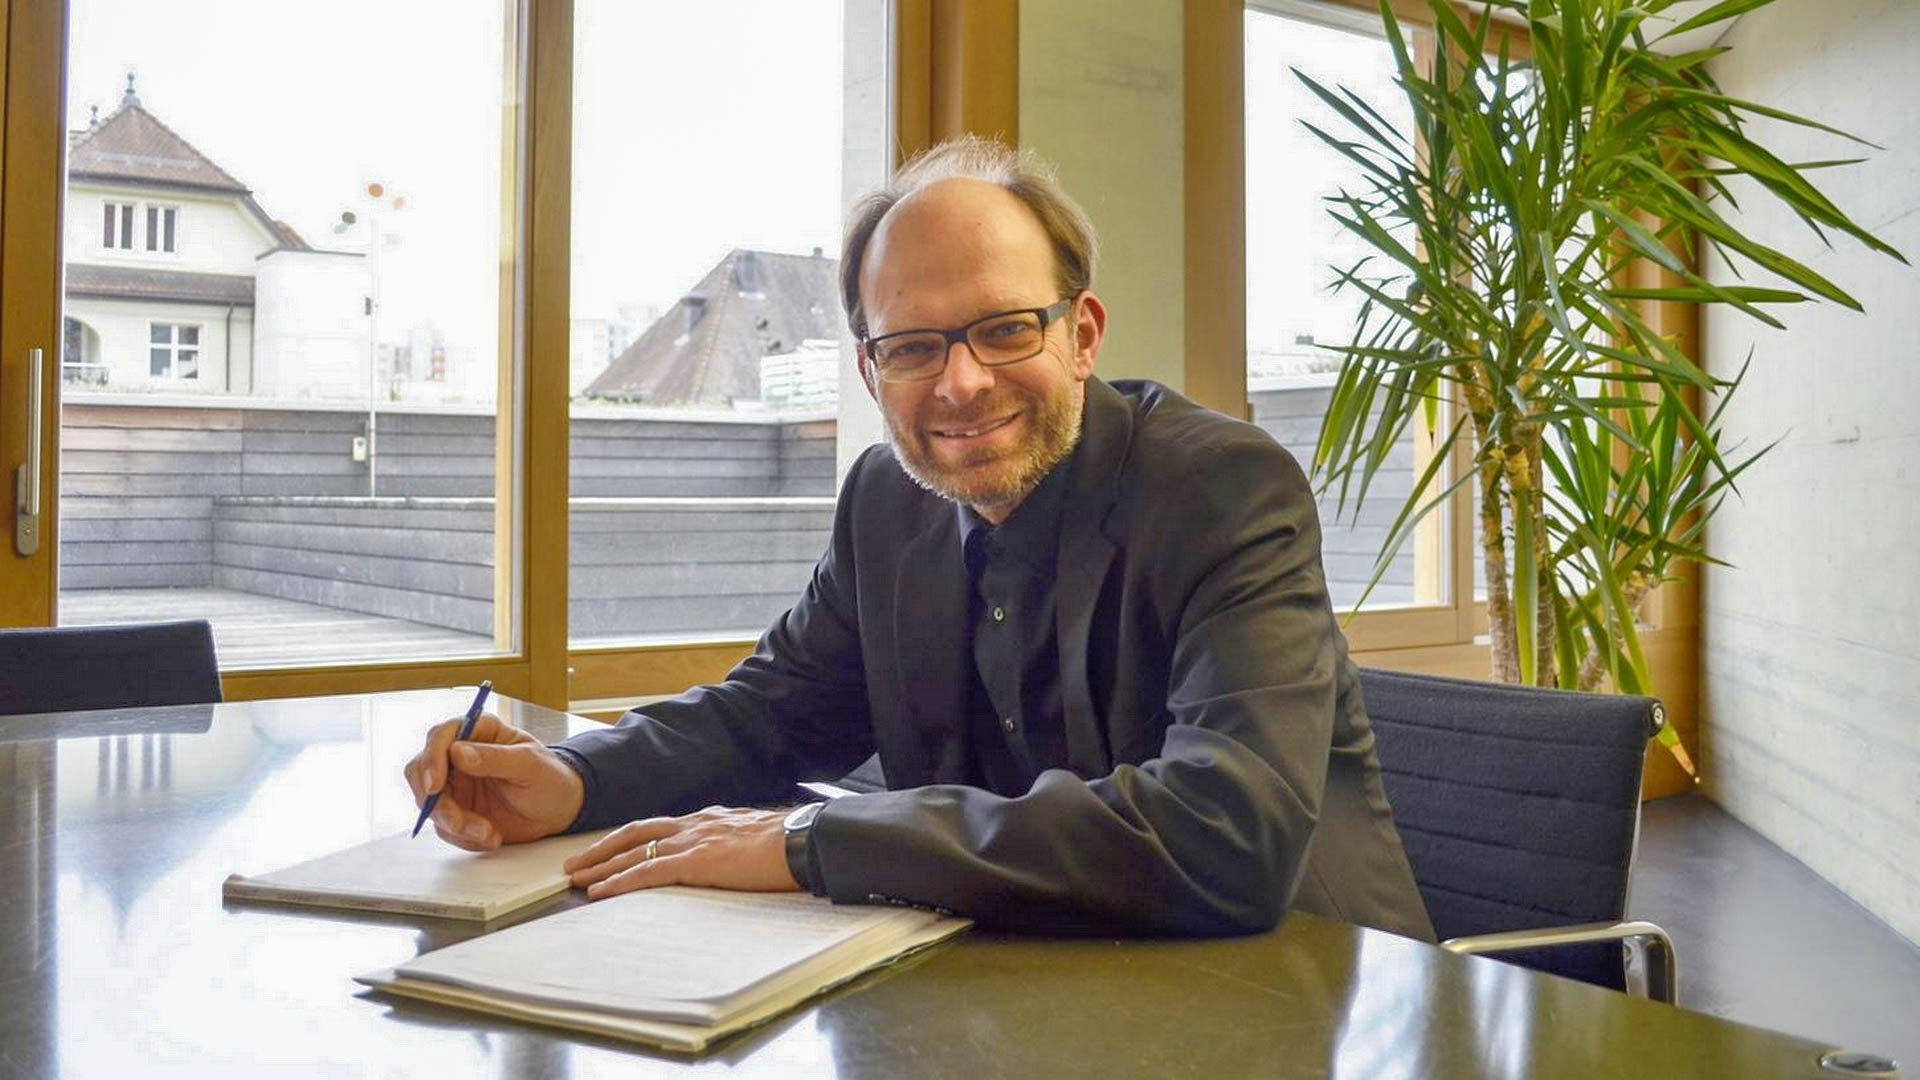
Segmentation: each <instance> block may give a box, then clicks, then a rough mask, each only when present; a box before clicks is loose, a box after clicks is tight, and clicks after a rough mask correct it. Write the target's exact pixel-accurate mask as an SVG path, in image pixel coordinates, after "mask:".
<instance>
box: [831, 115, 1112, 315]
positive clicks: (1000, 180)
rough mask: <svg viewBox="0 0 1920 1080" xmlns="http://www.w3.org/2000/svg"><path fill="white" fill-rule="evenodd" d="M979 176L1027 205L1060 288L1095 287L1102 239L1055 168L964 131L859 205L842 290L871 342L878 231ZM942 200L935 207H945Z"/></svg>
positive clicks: (843, 258) (843, 256) (850, 225)
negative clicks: (868, 295)
mask: <svg viewBox="0 0 1920 1080" xmlns="http://www.w3.org/2000/svg"><path fill="white" fill-rule="evenodd" d="M963 179H964V180H971V181H974V182H976V183H979V184H984V185H987V186H991V187H995V188H998V189H1000V190H1001V191H1004V192H1006V193H1007V194H1008V195H1011V196H1012V197H1013V198H1014V199H1016V200H1018V201H1019V202H1020V203H1022V204H1023V205H1025V207H1026V208H1027V210H1028V212H1029V213H1030V214H1031V215H1032V217H1033V220H1034V221H1036V222H1037V223H1038V224H1039V226H1040V229H1041V231H1042V233H1043V234H1044V235H1045V238H1046V241H1047V244H1048V246H1049V247H1050V248H1051V255H1052V260H1053V262H1052V273H1053V277H1054V287H1055V291H1056V292H1057V293H1058V294H1059V295H1061V296H1073V295H1075V294H1076V293H1079V292H1082V291H1084V290H1086V289H1089V288H1091V287H1092V286H1093V268H1094V259H1095V255H1096V244H1095V240H1094V235H1093V224H1092V222H1090V221H1089V220H1088V219H1087V215H1086V212H1085V211H1083V210H1081V209H1080V207H1079V206H1078V205H1076V204H1075V203H1074V201H1073V200H1072V199H1070V198H1068V197H1067V194H1066V192H1064V191H1061V190H1060V186H1059V184H1058V183H1057V182H1056V181H1055V180H1054V177H1053V170H1052V169H1050V168H1048V167H1047V166H1046V165H1045V164H1043V163H1041V162H1040V160H1039V159H1038V158H1036V157H1034V156H1033V155H1032V154H1030V153H1027V152H1016V151H1014V150H1012V149H1009V148H1008V147H1006V146H1005V145H1003V144H1001V143H998V142H994V141H992V140H989V139H983V138H980V137H979V136H977V135H963V136H961V137H960V138H957V139H952V140H949V141H947V142H944V143H941V144H940V145H939V146H936V147H934V148H933V149H931V150H928V151H927V152H926V153H924V154H921V155H920V156H919V157H917V158H915V159H913V160H912V161H911V162H909V163H907V165H906V166H905V167H904V168H902V169H901V170H900V171H899V173H897V174H896V175H895V176H894V178H893V179H892V181H890V182H889V183H888V184H887V185H886V186H885V187H883V188H881V189H880V190H878V191H875V192H873V193H871V194H869V195H867V196H866V197H865V198H863V199H861V200H860V201H859V202H858V203H856V204H855V205H854V208H853V212H852V213H851V214H850V215H849V216H848V219H847V235H846V242H845V243H844V244H843V245H842V247H841V253H840V295H841V301H842V303H844V304H845V305H846V311H847V323H848V325H849V326H850V327H851V328H852V330H853V336H854V337H855V338H856V339H865V338H866V337H868V336H869V334H870V330H871V328H870V327H869V326H868V311H867V308H868V304H867V303H866V302H864V301H863V298H862V296H861V293H860V289H861V282H862V280H863V272H864V270H865V268H866V267H865V264H866V261H867V256H868V251H869V248H870V247H871V245H872V241H873V239H874V234H875V231H876V230H877V229H879V227H880V226H881V224H882V222H883V221H885V220H886V219H887V218H888V217H889V216H890V213H891V211H892V210H893V209H894V208H895V207H896V206H898V205H900V204H901V203H903V202H905V201H906V200H908V199H909V198H911V197H913V196H915V195H918V194H920V193H922V192H928V191H929V189H932V188H934V187H936V186H939V187H945V188H948V189H949V193H950V194H951V193H953V192H956V191H964V190H965V189H966V185H962V186H960V187H958V188H955V187H954V186H953V185H952V184H951V182H952V181H956V180H963ZM938 205H939V204H937V203H936V204H934V206H935V207H938Z"/></svg>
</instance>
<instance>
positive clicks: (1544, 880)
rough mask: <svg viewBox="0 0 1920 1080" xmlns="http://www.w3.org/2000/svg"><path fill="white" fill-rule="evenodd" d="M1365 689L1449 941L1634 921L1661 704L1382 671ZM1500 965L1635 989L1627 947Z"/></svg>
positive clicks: (1395, 798)
mask: <svg viewBox="0 0 1920 1080" xmlns="http://www.w3.org/2000/svg"><path fill="white" fill-rule="evenodd" d="M1360 687H1361V693H1362V695H1363V696H1364V698H1365V700H1366V707H1367V716H1368V718H1369V719H1370V720H1371V721H1372V723H1373V730H1374V733H1375V738H1376V741H1377V745H1376V750H1377V752H1378V754H1379V757H1380V768H1381V770H1382V774H1383V775H1382V781H1383V783H1384V785H1385V787H1386V791H1387V801H1388V802H1390V803H1391V804H1392V805H1393V817H1394V822H1395V824H1396V825H1397V826H1398V827H1399V829H1400V837H1401V840H1402V841H1403V842H1404V843H1405V845H1406V849H1407V860H1408V861H1409V862H1410V863H1412V864H1413V877H1414V880H1415V882H1417V883H1418V884H1419V886H1420V895H1421V898H1422V899H1424V900H1425V901H1426V905H1427V914H1428V915H1429V916H1430V917H1431V918H1432V919H1433V926H1434V930H1435V932H1436V933H1438V935H1439V936H1440V939H1441V940H1442V941H1445V940H1446V939H1448V938H1453V937H1462V936H1466V935H1471V934H1487V933H1496V932H1499V931H1503V930H1522V929H1534V928H1541V927H1550V926H1568V925H1573V924H1577V923H1586V922H1605V921H1613V920H1618V919H1619V918H1621V917H1622V915H1623V914H1624V913H1625V909H1626V899H1627V875H1628V871H1629V869H1630V866H1631V863H1632V860H1633V847H1634V841H1635V837H1636V833H1637V830H1638V826H1639V822H1640V774H1641V768H1642V765H1643V763H1644V762H1645V759H1646V747H1647V740H1648V739H1649V738H1650V737H1652V735H1653V733H1654V732H1655V731H1656V730H1657V729H1658V728H1659V726H1660V724H1661V722H1662V715H1663V714H1662V712H1661V708H1660V703H1659V702H1657V701H1655V700H1654V699H1652V698H1646V697H1628V696H1623V695H1608V694H1578V693H1571V692H1567V691H1562V690H1543V689H1539V688H1536V687H1525V686H1510V685H1504V684H1500V683H1486V682H1474V681H1470V680H1466V679H1448V678H1442V677H1439V676H1434V675H1411V674H1406V673H1403V672H1397V671H1380V670H1375V669H1371V668H1363V669H1362V670H1361V672H1360ZM1501 958H1502V959H1506V960H1512V961H1513V962H1515V963H1520V964H1524V965H1526V966H1528V967H1534V968H1538V969H1540V970H1543V971H1551V972H1553V973H1554V974H1558V975H1566V976H1570V977H1572V978H1576V979H1580V980H1583V981H1585V982H1590V983H1597V984H1599V985H1601V986H1611V987H1613V988H1615V989H1619V988H1621V987H1622V986H1624V981H1625V968H1624V963H1623V960H1622V954H1621V949H1620V946H1618V945H1616V944H1602V945H1591V946H1579V947H1571V948H1562V949H1556V950H1553V951H1552V952H1551V953H1547V952H1534V953H1509V954H1502V957H1501Z"/></svg>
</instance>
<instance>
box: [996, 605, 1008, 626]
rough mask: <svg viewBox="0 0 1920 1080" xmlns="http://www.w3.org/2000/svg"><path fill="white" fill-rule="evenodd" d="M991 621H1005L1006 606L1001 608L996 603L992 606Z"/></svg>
mask: <svg viewBox="0 0 1920 1080" xmlns="http://www.w3.org/2000/svg"><path fill="white" fill-rule="evenodd" d="M993 621H994V622H1006V621H1007V609H1006V608H1003V607H1000V606H999V605H997V604H996V605H995V606H994V609H993Z"/></svg>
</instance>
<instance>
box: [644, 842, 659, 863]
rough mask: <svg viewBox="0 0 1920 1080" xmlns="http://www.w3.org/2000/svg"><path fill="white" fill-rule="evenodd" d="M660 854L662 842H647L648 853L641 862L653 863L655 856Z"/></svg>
mask: <svg viewBox="0 0 1920 1080" xmlns="http://www.w3.org/2000/svg"><path fill="white" fill-rule="evenodd" d="M659 853H660V841H658V840H649V841H647V850H646V853H645V854H643V855H641V856H640V861H641V862H652V861H653V857H654V856H655V855H658V854H659Z"/></svg>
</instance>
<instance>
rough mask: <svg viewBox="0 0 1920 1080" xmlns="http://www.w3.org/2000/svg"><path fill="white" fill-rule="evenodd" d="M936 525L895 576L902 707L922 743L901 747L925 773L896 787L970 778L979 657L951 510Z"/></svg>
mask: <svg viewBox="0 0 1920 1080" xmlns="http://www.w3.org/2000/svg"><path fill="white" fill-rule="evenodd" d="M929 516H930V517H932V519H933V520H932V522H931V523H930V524H929V526H928V527H927V528H926V529H924V530H923V531H922V532H921V533H920V534H919V535H918V536H916V537H914V538H913V539H912V540H911V541H909V542H908V543H906V544H905V545H903V546H902V547H901V549H900V561H899V564H898V565H897V566H896V567H895V571H894V592H893V641H894V648H893V662H894V675H895V678H896V679H897V680H898V681H899V687H900V696H901V700H902V701H905V702H906V703H907V707H908V709H909V710H910V711H911V712H912V714H913V715H914V717H915V718H916V719H917V721H918V722H917V724H916V728H917V729H918V730H917V732H916V734H917V736H918V737H917V738H912V739H907V740H903V742H905V743H910V744H912V747H911V749H910V750H908V749H906V748H905V747H902V749H903V750H906V752H907V753H909V754H911V755H912V756H913V758H915V759H916V763H917V764H919V765H920V766H921V767H922V768H924V769H925V772H924V774H923V775H921V776H917V777H899V778H897V779H896V778H895V777H894V775H893V773H892V772H891V771H889V772H888V774H887V781H888V783H889V784H890V785H892V786H905V785H910V784H926V783H934V782H937V781H945V782H952V781H958V780H962V779H964V778H965V777H966V762H967V755H966V731H967V690H968V682H967V680H968V678H969V671H970V665H971V664H972V663H973V655H972V653H971V651H970V650H969V649H968V648H967V647H966V646H967V625H966V623H967V576H966V570H965V567H964V566H963V565H962V564H961V561H960V531H959V524H958V522H957V521H956V519H955V514H954V511H953V508H952V507H951V506H950V505H948V504H946V503H944V502H943V503H940V504H939V505H938V509H937V510H936V511H935V512H933V513H932V514H930V515H929Z"/></svg>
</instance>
